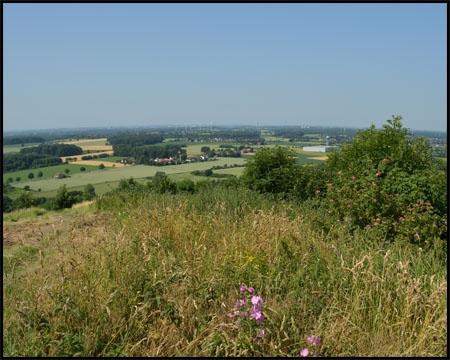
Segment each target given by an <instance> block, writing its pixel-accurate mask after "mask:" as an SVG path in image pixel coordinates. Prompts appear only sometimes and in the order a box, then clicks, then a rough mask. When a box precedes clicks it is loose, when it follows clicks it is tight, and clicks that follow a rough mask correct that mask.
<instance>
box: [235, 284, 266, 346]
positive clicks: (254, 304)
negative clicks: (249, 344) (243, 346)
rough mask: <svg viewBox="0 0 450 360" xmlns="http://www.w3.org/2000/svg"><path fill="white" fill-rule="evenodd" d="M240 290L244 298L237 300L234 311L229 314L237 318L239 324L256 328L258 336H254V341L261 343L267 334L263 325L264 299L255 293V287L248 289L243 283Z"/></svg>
mask: <svg viewBox="0 0 450 360" xmlns="http://www.w3.org/2000/svg"><path fill="white" fill-rule="evenodd" d="M240 292H241V295H242V297H243V298H241V299H237V300H236V302H235V303H234V309H233V312H232V313H230V314H229V317H230V319H236V322H235V323H236V325H237V326H240V327H244V328H250V329H252V330H253V331H254V330H255V329H256V337H254V338H253V341H254V342H255V343H256V344H259V343H260V342H261V339H262V338H263V337H264V336H265V334H266V330H265V329H264V328H262V327H261V325H262V323H263V321H264V314H263V311H262V306H263V304H264V300H263V299H262V298H261V297H260V296H257V295H255V289H254V288H252V287H249V288H248V289H247V288H246V287H245V286H244V285H242V286H241V288H240ZM253 320H254V321H253Z"/></svg>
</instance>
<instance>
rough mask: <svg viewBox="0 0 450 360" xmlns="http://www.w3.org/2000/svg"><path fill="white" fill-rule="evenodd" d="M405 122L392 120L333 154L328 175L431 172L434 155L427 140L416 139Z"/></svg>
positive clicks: (365, 133) (394, 117)
mask: <svg viewBox="0 0 450 360" xmlns="http://www.w3.org/2000/svg"><path fill="white" fill-rule="evenodd" d="M401 120H402V117H401V116H392V119H390V120H387V124H385V125H383V127H382V129H381V130H378V129H376V128H375V125H372V126H371V127H370V128H369V129H367V130H363V131H359V132H358V133H357V134H356V135H355V137H354V138H353V142H352V143H351V144H348V145H344V146H343V148H342V149H341V150H340V151H336V152H332V153H330V154H329V156H328V160H327V162H326V169H327V172H328V174H330V175H331V177H334V176H335V175H336V173H337V172H338V171H344V170H346V169H348V168H351V169H352V171H353V173H362V174H369V173H372V172H375V173H376V172H377V171H379V172H380V173H381V174H382V176H385V175H386V174H387V173H388V172H389V171H390V170H391V169H394V168H398V169H402V171H405V172H406V173H408V174H411V173H412V172H413V171H416V170H425V169H429V168H430V167H431V165H432V152H431V149H430V148H429V146H428V143H427V139H425V138H423V137H414V136H413V134H411V133H410V132H409V130H408V129H406V128H404V127H403V125H402V122H401ZM330 180H331V178H330Z"/></svg>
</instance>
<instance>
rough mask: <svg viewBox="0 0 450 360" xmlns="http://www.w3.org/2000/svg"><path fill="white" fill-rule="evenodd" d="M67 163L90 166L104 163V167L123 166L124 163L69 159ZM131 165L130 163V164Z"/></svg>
mask: <svg viewBox="0 0 450 360" xmlns="http://www.w3.org/2000/svg"><path fill="white" fill-rule="evenodd" d="M69 164H77V165H91V166H99V165H100V164H103V165H105V167H116V168H119V167H124V166H126V165H124V164H122V163H113V162H108V161H101V160H80V161H70V162H69ZM130 166H131V165H130Z"/></svg>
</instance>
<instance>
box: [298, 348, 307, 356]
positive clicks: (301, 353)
mask: <svg viewBox="0 0 450 360" xmlns="http://www.w3.org/2000/svg"><path fill="white" fill-rule="evenodd" d="M308 354H309V350H308V349H307V348H304V349H303V350H302V351H300V355H301V356H303V357H306V356H308Z"/></svg>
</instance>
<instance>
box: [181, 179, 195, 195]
mask: <svg viewBox="0 0 450 360" xmlns="http://www.w3.org/2000/svg"><path fill="white" fill-rule="evenodd" d="M177 190H178V191H182V192H188V193H191V194H193V193H194V192H195V183H194V182H193V181H192V180H191V179H183V180H181V181H180V182H178V183H177Z"/></svg>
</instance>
